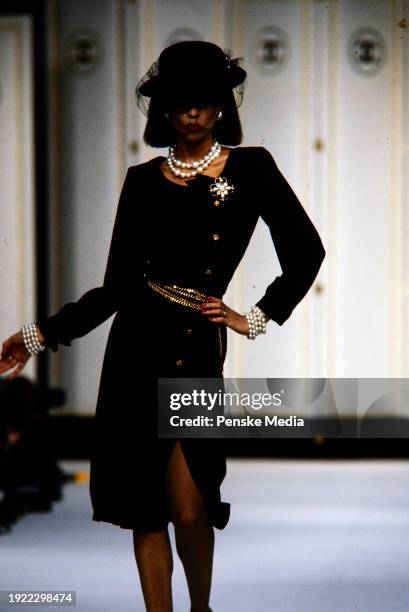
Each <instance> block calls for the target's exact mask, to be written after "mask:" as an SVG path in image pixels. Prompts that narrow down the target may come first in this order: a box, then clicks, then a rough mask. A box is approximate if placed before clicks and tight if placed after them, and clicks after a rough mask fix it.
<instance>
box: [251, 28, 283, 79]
mask: <svg viewBox="0 0 409 612" xmlns="http://www.w3.org/2000/svg"><path fill="white" fill-rule="evenodd" d="M289 58H290V40H289V37H288V35H287V34H286V33H285V32H284V30H282V29H281V28H278V27H276V26H265V27H263V28H260V29H259V30H257V32H256V36H255V44H254V48H253V53H252V59H253V62H254V63H255V65H256V66H257V68H258V69H259V71H260V72H262V73H263V74H269V75H275V74H278V73H279V72H281V71H282V70H283V68H284V67H285V66H286V65H287V63H288V60H289Z"/></svg>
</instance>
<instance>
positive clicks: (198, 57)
mask: <svg viewBox="0 0 409 612" xmlns="http://www.w3.org/2000/svg"><path fill="white" fill-rule="evenodd" d="M240 59H241V58H233V57H232V53H231V52H230V51H228V50H222V49H221V48H220V47H218V46H217V45H215V44H214V43H211V42H205V41H200V40H188V41H180V42H177V43H175V44H173V45H170V46H169V47H166V49H164V50H163V51H162V52H161V54H160V55H159V58H158V60H157V61H155V62H153V64H152V65H151V67H150V68H149V70H148V71H147V72H146V74H145V75H144V76H143V77H142V78H141V79H140V81H139V82H138V84H137V86H136V89H135V94H136V100H137V104H138V107H139V108H140V109H141V110H142V112H144V113H145V114H147V110H148V107H149V100H148V98H151V97H152V96H153V95H156V94H157V95H160V96H161V97H162V98H165V99H172V100H177V99H179V100H186V99H189V100H192V99H194V98H195V99H197V98H199V99H202V100H203V99H211V98H212V97H213V98H214V97H215V96H216V97H220V95H223V93H224V92H226V91H230V92H231V90H233V93H234V97H235V100H236V105H237V106H240V104H241V101H242V98H243V91H244V87H243V83H244V80H245V78H246V75H247V73H246V71H245V70H244V69H243V68H241V67H240V66H239V65H238V62H239V60H240Z"/></svg>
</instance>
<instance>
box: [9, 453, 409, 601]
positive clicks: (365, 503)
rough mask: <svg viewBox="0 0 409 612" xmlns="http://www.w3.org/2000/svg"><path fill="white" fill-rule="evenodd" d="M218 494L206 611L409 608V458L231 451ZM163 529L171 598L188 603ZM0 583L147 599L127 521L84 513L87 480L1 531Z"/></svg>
mask: <svg viewBox="0 0 409 612" xmlns="http://www.w3.org/2000/svg"><path fill="white" fill-rule="evenodd" d="M61 465H62V467H63V468H64V469H65V470H67V471H75V470H78V469H80V470H88V467H89V466H88V464H87V463H85V462H84V463H78V462H72V463H71V462H68V461H66V462H61ZM222 499H223V500H225V501H229V502H230V503H231V518H230V522H229V524H228V525H227V527H226V528H225V529H224V530H223V531H219V530H217V529H215V534H216V547H215V558H214V574H213V588H212V598H211V606H212V608H213V610H214V612H356V611H359V612H395V611H399V612H407V611H408V610H409V462H408V461H398V460H393V461H377V460H367V461H326V460H325V461H321V460H308V461H298V460H297V461H291V460H259V459H257V460H255V459H254V460H241V459H240V460H239V459H229V460H228V468H227V475H226V478H225V481H224V483H223V486H222ZM169 531H170V535H171V540H172V545H173V551H174V561H175V570H174V574H173V587H174V610H175V612H188V611H189V601H188V593H187V587H186V585H185V581H184V576H183V568H182V565H181V562H180V560H179V558H178V557H177V555H176V549H175V546H174V536H173V527H172V525H170V530H169ZM0 589H2V590H19V589H21V590H75V591H76V596H77V606H76V607H75V608H73V607H66V608H58V609H60V610H67V612H68V611H69V610H76V611H77V612H138V611H140V612H143V611H144V610H145V608H144V605H143V599H142V594H141V590H140V586H139V578H138V575H137V569H136V564H135V561H134V557H133V549H132V533H131V531H127V530H122V529H120V528H119V527H115V526H113V525H109V524H106V523H96V522H94V521H92V520H91V504H90V500H89V493H88V483H85V484H69V485H66V486H65V487H64V499H63V500H62V501H60V502H56V503H55V504H54V507H53V511H52V512H51V513H38V514H27V515H26V516H24V517H23V518H22V519H20V520H19V521H18V522H17V523H16V524H15V525H14V526H13V528H12V531H11V532H10V533H9V534H4V535H1V536H0ZM1 609H9V610H14V611H15V612H17V610H18V611H19V612H21V611H22V610H26V611H27V610H37V611H39V610H42V611H45V612H49V611H50V610H52V609H55V608H54V607H38V606H35V607H34V606H29V607H27V606H24V607H16V606H14V607H9V608H1Z"/></svg>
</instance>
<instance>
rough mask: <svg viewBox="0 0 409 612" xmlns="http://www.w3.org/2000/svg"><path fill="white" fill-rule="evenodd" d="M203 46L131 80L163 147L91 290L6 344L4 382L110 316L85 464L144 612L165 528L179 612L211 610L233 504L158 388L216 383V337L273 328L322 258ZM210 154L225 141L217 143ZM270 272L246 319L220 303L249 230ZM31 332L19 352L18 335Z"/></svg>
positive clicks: (235, 71) (129, 198)
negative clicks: (125, 549)
mask: <svg viewBox="0 0 409 612" xmlns="http://www.w3.org/2000/svg"><path fill="white" fill-rule="evenodd" d="M238 64H239V60H238V58H232V57H231V54H230V53H228V52H224V51H222V50H221V49H220V48H219V47H218V46H216V45H214V44H212V43H207V42H200V41H189V42H180V43H176V44H175V45H171V46H170V47H168V48H167V49H165V50H164V51H162V53H161V55H160V57H159V60H158V62H154V64H152V66H151V68H150V69H149V70H148V72H147V73H146V75H145V76H144V77H143V78H142V79H141V80H140V81H139V83H138V85H137V88H136V94H137V103H138V106H139V108H140V109H141V110H142V111H144V112H145V114H147V116H148V122H147V124H146V128H145V132H144V140H145V142H146V143H147V144H149V145H151V146H154V147H155V146H156V147H165V146H168V147H169V154H168V157H167V158H166V157H162V156H157V157H155V158H153V159H151V160H149V161H147V162H144V163H141V164H138V165H136V166H131V167H130V168H128V171H127V174H126V178H125V182H124V185H123V188H122V191H121V195H120V198H119V203H118V209H117V214H116V219H115V224H114V229H113V233H112V240H111V246H110V251H109V256H108V261H107V266H106V271H105V275H104V280H103V284H102V285H101V286H100V287H96V288H94V289H91V290H89V291H88V292H86V293H85V294H84V295H83V296H82V297H81V298H80V299H79V300H78V301H77V302H70V303H67V304H65V305H64V306H63V307H62V308H61V310H60V311H59V312H57V313H56V314H54V315H53V316H50V317H44V318H42V319H40V320H38V321H37V322H36V323H32V324H30V325H29V326H22V329H21V331H20V332H18V333H17V334H14V335H13V336H11V337H10V338H9V339H8V340H6V341H5V342H4V343H3V348H2V354H1V360H0V373H1V372H5V371H6V370H8V369H10V368H12V367H15V369H14V371H13V372H12V374H10V375H9V376H8V378H13V377H14V376H16V375H17V374H18V373H19V372H21V370H22V369H23V367H24V365H25V363H26V361H27V359H28V358H29V357H30V355H32V354H35V353H37V352H39V351H40V350H44V348H45V347H50V348H51V349H52V350H53V351H57V350H58V346H59V344H64V345H66V346H70V344H71V341H72V340H73V339H75V338H78V337H81V336H84V335H85V334H87V333H88V332H89V331H91V330H92V329H94V328H95V327H96V326H97V325H100V324H101V323H102V322H103V321H105V320H106V319H108V318H109V317H110V316H111V315H112V314H114V313H116V314H115V317H114V320H113V323H112V326H111V329H110V332H109V337H108V342H107V347H106V351H105V355H104V362H103V368H102V373H101V380H100V386H99V392H98V399H97V406H96V413H95V420H94V424H95V433H94V437H93V449H92V456H91V478H90V494H91V500H92V505H93V517H92V518H93V520H96V521H105V522H109V523H112V524H115V525H119V526H120V527H122V528H124V529H132V531H133V541H134V551H135V558H136V562H137V566H138V570H139V575H140V579H141V586H142V591H143V595H144V599H145V604H146V608H147V610H149V611H150V612H154V611H155V612H156V611H157V612H168V611H171V610H172V591H171V575H172V569H173V558H172V551H171V546H170V541H169V534H168V523H169V522H172V523H173V525H174V529H175V539H176V546H177V552H178V555H179V557H180V559H181V561H182V563H183V567H184V570H185V574H186V578H187V583H188V588H189V593H190V599H191V612H206V611H207V610H210V608H209V598H210V588H211V577H212V563H213V550H214V527H216V528H218V529H220V530H221V529H223V528H224V527H225V526H226V524H227V522H228V520H229V516H230V504H229V503H227V502H225V501H222V500H221V497H220V485H221V483H222V481H223V478H224V476H225V472H226V453H225V450H224V446H223V440H222V439H212V438H207V439H204V438H202V439H200V438H196V439H195V438H180V439H171V438H160V437H158V435H157V425H158V419H157V411H158V407H157V378H158V377H176V378H177V377H222V376H223V363H224V360H225V356H226V350H227V342H226V341H227V329H226V328H227V327H229V328H230V329H232V330H233V331H235V332H237V333H239V334H242V335H244V336H247V337H248V338H250V339H254V338H255V337H256V336H257V334H258V333H260V332H263V331H265V324H266V322H267V320H269V319H272V320H273V321H275V322H276V323H277V324H278V325H282V324H283V323H284V322H285V321H286V320H287V319H288V317H289V316H290V315H291V312H292V311H293V309H294V308H295V306H296V305H297V304H298V303H299V302H300V300H301V299H302V298H303V297H304V296H305V294H306V293H307V291H308V289H309V288H310V286H311V285H312V283H313V281H314V279H315V277H316V275H317V273H318V270H319V268H320V265H321V262H322V260H323V258H324V255H325V251H324V248H323V246H322V243H321V240H320V238H319V235H318V233H317V231H316V229H315V227H314V225H313V223H312V222H311V220H310V219H309V217H308V216H307V214H306V212H305V210H304V209H303V207H302V205H301V203H300V202H299V200H298V199H297V197H296V195H295V194H294V192H293V190H292V189H291V187H290V186H289V184H288V183H287V181H286V179H285V178H284V176H283V175H282V174H281V172H280V171H279V169H278V167H277V165H276V164H275V162H274V159H273V157H272V156H271V154H270V153H269V151H267V150H266V149H265V148H264V147H237V146H236V145H238V144H240V142H241V140H242V133H241V125H240V120H239V116H238V113H237V106H238V105H239V104H240V102H241V97H242V93H243V88H242V87H243V82H244V79H245V76H246V72H245V71H244V70H243V69H242V68H241V67H240V66H239V65H238ZM219 143H222V144H219ZM260 216H261V217H262V219H263V220H264V221H265V223H266V224H267V225H268V227H269V230H270V233H271V236H272V239H273V242H274V246H275V248H276V251H277V255H278V258H279V261H280V264H281V267H282V274H281V275H280V276H277V277H276V278H275V279H274V281H273V282H272V283H271V284H270V285H269V286H268V287H267V288H266V291H265V293H264V295H263V296H261V298H260V300H259V301H258V302H257V304H255V305H254V306H253V307H252V308H251V309H250V310H249V311H248V312H247V313H245V314H240V313H238V312H236V311H235V310H234V309H233V308H231V307H229V306H228V305H227V304H225V303H224V301H223V295H224V293H225V292H226V290H227V287H228V284H229V282H230V280H231V278H232V276H233V274H234V271H235V269H236V267H237V265H238V264H239V262H240V260H241V258H242V256H243V255H244V252H245V250H246V248H247V245H248V243H249V241H250V238H251V236H252V233H253V230H254V228H255V226H256V223H257V220H258V218H259V217H260ZM30 331H31V332H32V336H31V339H30V336H29V333H30Z"/></svg>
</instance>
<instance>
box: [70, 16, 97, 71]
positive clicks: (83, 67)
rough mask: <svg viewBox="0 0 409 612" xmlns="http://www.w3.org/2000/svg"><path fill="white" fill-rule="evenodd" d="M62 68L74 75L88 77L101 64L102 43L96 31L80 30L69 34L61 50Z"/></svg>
mask: <svg viewBox="0 0 409 612" xmlns="http://www.w3.org/2000/svg"><path fill="white" fill-rule="evenodd" d="M62 58H63V66H64V67H65V68H66V69H67V70H70V71H71V72H74V73H76V74H83V75H87V76H88V75H89V74H92V73H93V72H95V70H96V68H97V67H98V66H99V65H100V64H101V62H102V41H101V37H100V35H99V34H98V32H97V31H96V30H93V29H91V28H81V29H78V30H74V31H73V32H71V34H69V35H68V36H67V37H66V39H65V41H64V43H63V50H62Z"/></svg>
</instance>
